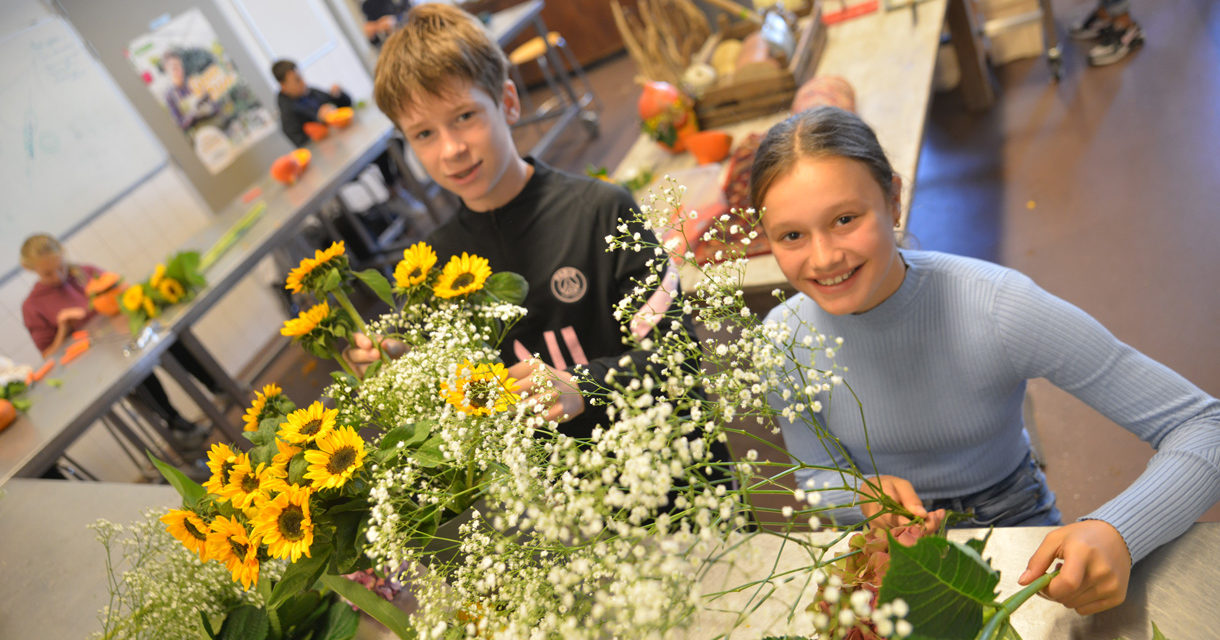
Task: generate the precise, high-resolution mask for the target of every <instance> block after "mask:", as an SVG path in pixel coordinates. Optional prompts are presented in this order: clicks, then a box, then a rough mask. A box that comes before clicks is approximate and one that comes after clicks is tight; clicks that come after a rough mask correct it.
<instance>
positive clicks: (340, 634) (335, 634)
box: [319, 600, 360, 640]
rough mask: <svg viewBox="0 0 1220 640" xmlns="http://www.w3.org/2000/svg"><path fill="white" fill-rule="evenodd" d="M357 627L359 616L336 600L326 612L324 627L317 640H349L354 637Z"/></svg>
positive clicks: (343, 603)
mask: <svg viewBox="0 0 1220 640" xmlns="http://www.w3.org/2000/svg"><path fill="white" fill-rule="evenodd" d="M359 626H360V614H358V613H356V612H355V611H353V610H352V608H351V607H349V606H348V605H347V603H346V602H343V601H341V600H336V601H335V603H334V604H332V605H330V610H329V611H327V614H326V627H325V628H323V629H322V633H321V635H320V636H319V640H349V639H350V638H353V637H355V636H356V630H357V629H358V628H359Z"/></svg>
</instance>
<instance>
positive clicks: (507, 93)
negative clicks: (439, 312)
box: [351, 4, 698, 437]
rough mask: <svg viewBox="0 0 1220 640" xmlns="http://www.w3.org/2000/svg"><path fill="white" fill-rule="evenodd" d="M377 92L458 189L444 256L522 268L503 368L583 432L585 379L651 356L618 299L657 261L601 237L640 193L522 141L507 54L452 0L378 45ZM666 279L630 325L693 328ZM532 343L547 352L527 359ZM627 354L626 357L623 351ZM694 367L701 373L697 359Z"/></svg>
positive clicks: (434, 240)
mask: <svg viewBox="0 0 1220 640" xmlns="http://www.w3.org/2000/svg"><path fill="white" fill-rule="evenodd" d="M373 95H374V98H375V99H376V101H377V106H378V107H379V108H380V109H381V110H382V111H383V112H384V113H385V114H386V116H387V117H389V118H390V120H392V121H393V122H394V123H395V125H397V126H398V128H399V129H401V130H402V132H403V134H404V135H405V137H406V139H407V143H408V144H410V145H411V148H412V150H414V152H415V154H416V156H418V158H419V160H420V162H421V164H422V165H423V166H424V168H425V169H426V170H427V172H428V174H429V175H430V176H432V178H433V179H434V180H436V181H437V183H439V184H440V185H441V186H442V187H444V188H445V189H448V190H449V191H451V192H453V193H454V194H456V195H457V196H458V197H459V198H461V201H462V206H461V207H460V208H459V210H458V212H457V214H456V215H455V216H454V217H453V219H452V220H450V221H449V222H447V223H446V224H444V225H442V226H441V227H440V228H439V229H437V230H436V231H435V232H433V234H432V236H431V237H430V238H429V243H430V244H431V245H432V246H433V248H434V249H435V250H436V252H437V256H438V258H439V260H440V261H441V264H444V262H445V261H447V260H448V259H449V257H450V256H453V255H455V254H460V253H461V252H463V251H465V252H469V253H473V254H477V255H479V256H483V257H485V258H487V260H488V261H489V263H490V266H491V268H492V270H493V271H513V272H516V273H519V274H521V275H522V276H523V277H524V278H525V279H526V280H527V281H528V282H529V285H530V288H529V293H528V295H527V297H526V299H525V302H524V303H523V304H524V306H525V307H526V309H527V310H528V314H527V315H526V317H525V318H523V319H522V320H521V321H520V322H519V323H517V324H516V325H515V326H514V327H513V328H512V330H511V331H510V332H509V334H508V336H507V337H506V339H505V340H504V342H503V344H502V345H501V355H502V357H503V359H504V361H505V363H516V364H513V365H512V366H511V367H510V369H509V372H510V374H511V375H512V376H513V377H514V378H517V379H518V380H521V381H522V383H520V386H519V387H518V390H519V391H523V392H525V393H526V396H527V399H530V398H533V399H534V400H536V401H538V402H540V403H542V404H543V405H544V406H547V407H548V408H549V409H548V411H549V412H548V414H547V415H548V417H549V418H551V419H557V420H561V421H563V420H566V421H567V422H566V424H565V425H564V427H563V429H564V431H565V432H566V433H568V434H569V435H572V436H574V437H588V436H589V435H590V433H591V432H592V428H593V426H594V425H596V424H598V423H599V422H603V421H604V417H605V416H604V413H602V412H601V411H599V410H595V409H596V408H595V407H590V406H588V404H587V402H586V401H585V400H584V398H583V397H582V394H581V393H580V392H581V391H584V392H585V394H586V395H587V394H588V393H589V392H592V391H594V390H595V389H596V388H597V387H598V386H599V385H600V384H602V383H603V381H604V379H605V377H606V375H607V373H608V372H609V371H610V369H612V368H613V369H616V370H619V371H624V370H625V371H631V370H632V369H633V368H634V370H636V371H640V372H643V371H646V370H649V369H652V368H653V366H652V365H651V364H650V363H649V362H648V355H649V353H648V352H646V351H638V350H637V351H629V350H627V349H626V348H625V347H624V345H623V337H624V330H623V329H622V327H621V324H622V323H620V321H619V320H617V319H616V318H615V313H614V311H615V304H616V303H617V302H618V301H619V300H620V299H621V298H622V297H623V296H624V295H625V294H627V293H628V292H630V291H632V290H633V289H634V288H635V287H636V285H637V284H638V283H642V282H644V281H645V279H646V278H647V277H648V276H649V275H650V274H651V268H650V267H649V265H648V261H649V257H650V256H645V255H642V254H640V253H636V252H625V251H610V252H608V251H607V250H606V240H605V239H606V237H607V236H610V235H618V233H619V232H618V230H617V227H618V226H619V225H620V224H622V223H624V222H627V221H628V220H630V219H631V218H632V213H631V210H632V209H634V208H635V206H636V204H635V201H634V200H633V199H632V197H631V195H630V194H629V193H628V192H627V191H626V190H625V189H623V188H621V187H618V186H616V185H611V184H608V183H606V182H602V181H598V180H593V179H590V178H587V177H584V176H575V175H570V174H567V173H564V172H561V171H557V170H555V169H552V168H551V167H549V166H547V165H546V164H544V163H542V162H540V161H538V160H536V159H534V158H529V157H526V158H523V157H521V156H520V155H519V154H518V152H517V149H516V145H515V144H514V142H513V138H512V131H511V127H512V124H513V123H515V122H516V121H517V119H518V118H519V117H520V116H521V104H520V101H519V98H518V94H517V87H515V86H514V85H513V83H512V82H511V81H510V80H509V79H508V61H507V59H506V58H505V56H504V52H503V51H502V50H501V49H500V47H499V46H498V45H497V44H496V43H495V42H494V41H492V40H491V38H490V37H489V36H488V34H487V32H486V31H485V30H484V29H483V26H482V25H481V24H480V23H479V22H478V21H477V19H475V18H474V17H473V16H471V15H470V14H468V13H466V12H464V11H462V10H460V9H457V8H454V7H451V6H447V5H442V4H424V5H420V6H417V7H415V8H413V9H412V10H411V11H410V12H409V13H408V14H407V16H406V19H405V20H404V22H403V25H402V27H401V28H400V29H399V30H398V31H396V32H394V34H393V35H391V36H390V37H389V38H388V39H387V40H386V42H385V44H384V45H383V46H382V49H381V56H380V58H379V59H378V61H377V70H376V74H375V78H374V94H373ZM630 224H631V226H632V228H633V231H639V233H640V235H641V236H642V237H648V239H649V240H651V239H653V238H652V233H651V232H650V231H648V230H646V229H643V228H642V227H641V226H640V225H636V224H634V223H630ZM663 280H664V284H663V285H662V286H660V287H658V288H657V290H656V291H654V292H652V293H651V295H652V298H651V299H650V301H651V302H652V305H651V306H652V308H653V309H654V310H656V311H658V312H661V313H658V314H657V315H656V317H655V318H652V319H649V320H647V321H643V322H640V321H639V320H640V318H637V322H636V323H635V324H634V325H633V330H634V331H635V333H636V335H638V336H640V337H643V336H644V335H647V334H648V333H649V332H652V331H661V330H667V329H668V328H669V326H670V324H671V321H674V320H680V322H681V324H682V326H683V327H684V329H685V330H686V331H688V332H689V333H690V334H691V335H693V333H694V332H693V325H692V323H691V320H690V318H689V317H687V316H685V315H683V314H682V313H681V309H680V307H679V306H677V305H673V304H671V302H672V300H673V298H674V297H675V296H677V295H678V283H677V277H676V273H675V272H673V271H672V269H671V272H670V274H669V277H666V278H664V279H663ZM658 323H662V326H661V327H658V326H657V325H658ZM356 346H357V347H365V348H364V349H359V348H357V349H355V350H354V351H353V352H352V354H351V357H352V359H353V360H357V361H366V362H367V361H371V360H372V359H373V358H374V357H375V354H376V351H375V350H373V349H372V348H371V347H372V343H371V342H369V341H368V340H365V339H363V337H361V339H359V340H358V343H357V345H356ZM533 354H539V355H540V356H541V357H542V359H543V360H544V361H545V364H542V363H537V362H536V361H535V362H530V359H531V356H532V355H533ZM624 356H627V357H628V358H630V359H631V361H632V362H633V366H632V365H628V366H622V365H621V364H620V359H622V358H623V357H624ZM693 368H694V370H695V372H696V373H697V369H698V365H697V364H695V365H694V367H693ZM574 372H576V373H577V375H575V376H574V375H573V373H574ZM547 375H550V376H553V379H554V380H556V383H557V386H558V387H559V388H560V393H559V394H558V397H551V396H543V393H542V392H541V391H540V388H535V383H536V382H539V381H541V380H542V379H543V377H544V376H547Z"/></svg>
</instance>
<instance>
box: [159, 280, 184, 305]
mask: <svg viewBox="0 0 1220 640" xmlns="http://www.w3.org/2000/svg"><path fill="white" fill-rule="evenodd" d="M156 286H157V291H159V292H161V295H162V296H163V297H164V298H165V299H166V300H167V301H169V303H170V304H177V303H178V301H179V300H181V299H182V296H184V295H186V289H183V288H182V283H180V282H178V281H177V280H174V279H173V278H165V279H164V280H162V281H161V284H158V285H156Z"/></svg>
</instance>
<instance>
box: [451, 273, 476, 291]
mask: <svg viewBox="0 0 1220 640" xmlns="http://www.w3.org/2000/svg"><path fill="white" fill-rule="evenodd" d="M472 282H474V274H473V273H470V272H469V271H467V272H466V273H463V274H462V275H460V276H458V277H456V278H454V279H453V288H454V289H461V288H462V287H468V286H470V283H472Z"/></svg>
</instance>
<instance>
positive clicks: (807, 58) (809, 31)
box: [695, 3, 826, 129]
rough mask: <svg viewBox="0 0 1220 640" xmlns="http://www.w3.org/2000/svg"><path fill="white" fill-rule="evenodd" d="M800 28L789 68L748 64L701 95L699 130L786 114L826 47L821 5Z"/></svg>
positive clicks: (814, 9) (803, 21)
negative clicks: (769, 115)
mask: <svg viewBox="0 0 1220 640" xmlns="http://www.w3.org/2000/svg"><path fill="white" fill-rule="evenodd" d="M800 25H801V26H800V30H799V33H798V34H797V41H796V48H795V53H794V54H793V56H792V59H791V60H790V61H788V65H787V66H786V67H783V68H776V67H774V66H772V65H769V64H765V63H758V64H750V65H746V66H744V67H742V68H740V69H738V70H737V71H736V72H735V73H734V74H733V75H732V76H729V77H727V78H724V79H722V80H720V81H718V82H717V83H716V84H715V85H713V86H712V87H711V88H710V89H708V90H707V91H705V92H704V94H703V95H702V96H700V98H699V99H698V100H697V101H696V102H695V115H696V116H697V117H698V119H699V128H701V129H717V128H720V127H724V126H726V125H730V124H733V123H735V122H741V121H742V120H750V119H752V118H759V117H762V116H765V115H768V114H772V113H775V112H777V111H783V110H785V109H787V108H788V106H789V105H791V104H792V98H793V96H795V95H796V89H797V87H798V86H800V84H801V83H803V82H804V81H805V80H807V79H809V77H810V76H811V75H813V71H814V69H816V68H817V61H818V58H819V57H820V56H821V54H822V49H823V48H824V47H825V46H826V26H825V25H823V24H822V7H821V3H815V4H814V7H813V10H812V11H811V12H810V16H809V17H807V18H804V19H802V21H801V23H800Z"/></svg>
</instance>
